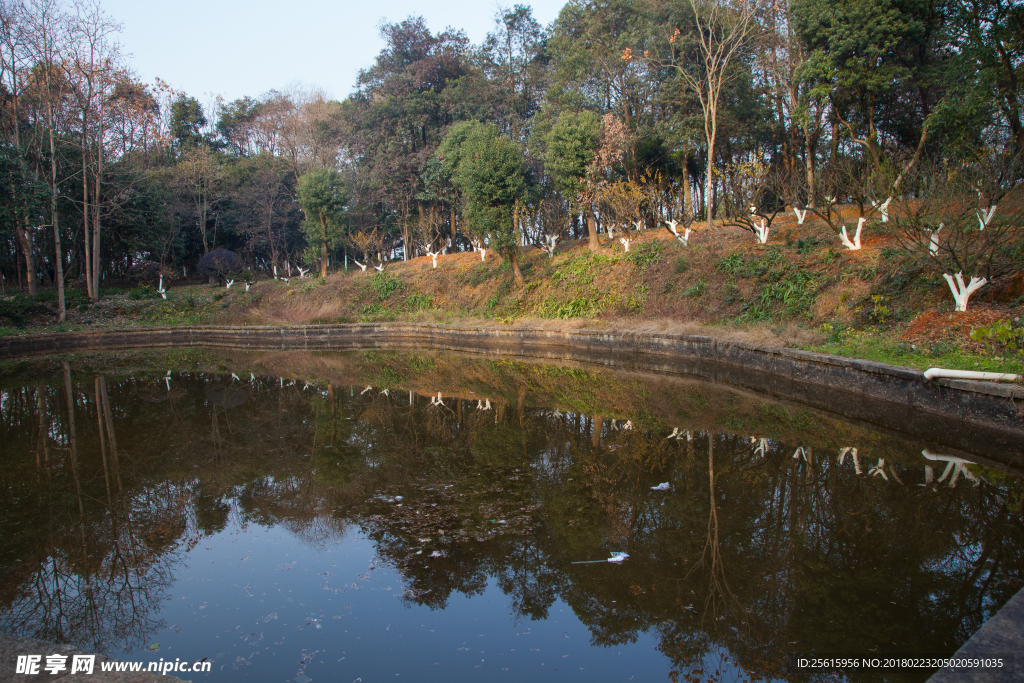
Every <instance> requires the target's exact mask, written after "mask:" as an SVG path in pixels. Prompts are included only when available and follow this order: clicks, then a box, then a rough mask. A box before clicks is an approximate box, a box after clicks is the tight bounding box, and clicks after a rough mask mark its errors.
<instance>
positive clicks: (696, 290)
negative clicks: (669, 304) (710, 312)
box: [683, 280, 708, 299]
mask: <svg viewBox="0 0 1024 683" xmlns="http://www.w3.org/2000/svg"><path fill="white" fill-rule="evenodd" d="M707 290H708V283H707V282H705V281H704V280H697V282H696V284H694V285H693V286H692V287H690V288H689V289H687V290H686V291H685V292H683V296H692V297H693V298H695V299H696V298H697V297H699V296H703V295H704V292H706V291H707Z"/></svg>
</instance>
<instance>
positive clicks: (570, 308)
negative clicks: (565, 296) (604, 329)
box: [537, 297, 599, 319]
mask: <svg viewBox="0 0 1024 683" xmlns="http://www.w3.org/2000/svg"><path fill="white" fill-rule="evenodd" d="M537 312H538V313H539V314H540V316H541V317H543V318H562V319H565V318H582V317H585V316H591V315H596V314H597V313H598V312H599V310H598V308H597V304H595V303H594V302H593V300H591V299H588V298H585V297H578V298H576V299H572V300H571V301H567V302H565V303H559V302H558V301H556V300H554V299H553V298H552V299H546V300H545V301H544V302H543V303H542V304H541V305H540V307H539V309H538V311H537Z"/></svg>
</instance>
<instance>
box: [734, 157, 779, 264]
mask: <svg viewBox="0 0 1024 683" xmlns="http://www.w3.org/2000/svg"><path fill="white" fill-rule="evenodd" d="M726 178H727V180H726V186H727V191H726V192H725V193H724V195H725V196H724V197H723V201H722V206H723V209H724V210H725V213H726V218H725V225H728V226H734V227H737V228H743V229H744V230H749V231H750V232H751V234H753V235H754V238H755V239H756V240H757V242H758V244H767V243H768V236H769V234H770V232H771V228H772V222H773V221H774V220H775V218H776V217H777V216H778V215H779V214H780V213H781V212H782V211H784V210H785V208H786V205H785V204H783V203H782V201H781V199H780V198H779V197H778V195H777V194H776V193H775V192H774V187H773V186H774V178H773V174H772V172H771V169H770V167H769V166H768V164H767V163H765V162H763V161H761V160H758V159H753V160H748V161H742V162H739V163H737V164H733V165H731V166H729V167H727V168H726Z"/></svg>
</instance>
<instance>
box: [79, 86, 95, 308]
mask: <svg viewBox="0 0 1024 683" xmlns="http://www.w3.org/2000/svg"><path fill="white" fill-rule="evenodd" d="M91 94H92V93H89V94H88V95H89V96H91ZM87 101H88V100H87ZM90 231H91V225H90V223H89V111H88V109H87V108H84V109H83V110H82V234H83V235H84V236H85V239H84V240H83V243H84V245H85V289H86V292H87V293H88V294H89V298H90V299H92V300H93V301H95V300H96V296H95V294H94V292H93V291H92V284H93V279H92V245H91V244H90V240H89V233H90Z"/></svg>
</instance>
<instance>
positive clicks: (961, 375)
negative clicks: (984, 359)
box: [924, 368, 1021, 382]
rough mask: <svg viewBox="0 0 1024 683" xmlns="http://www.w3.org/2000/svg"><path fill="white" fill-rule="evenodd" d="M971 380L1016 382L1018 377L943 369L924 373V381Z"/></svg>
mask: <svg viewBox="0 0 1024 683" xmlns="http://www.w3.org/2000/svg"><path fill="white" fill-rule="evenodd" d="M940 377H945V378H947V379H973V380H978V381H981V382H1017V381H1019V380H1020V378H1021V377H1020V375H1013V374H1010V373H1006V372H976V371H974V370H945V369H943V368H928V369H927V370H925V371H924V378H925V379H939V378H940Z"/></svg>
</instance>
